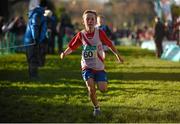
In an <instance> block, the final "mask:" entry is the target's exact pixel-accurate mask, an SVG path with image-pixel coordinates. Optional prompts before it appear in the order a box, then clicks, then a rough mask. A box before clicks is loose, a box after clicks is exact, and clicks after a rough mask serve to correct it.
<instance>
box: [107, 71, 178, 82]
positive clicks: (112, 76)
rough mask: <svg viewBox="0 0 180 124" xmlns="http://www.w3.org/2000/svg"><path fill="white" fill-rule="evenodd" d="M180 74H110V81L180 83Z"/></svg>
mask: <svg viewBox="0 0 180 124" xmlns="http://www.w3.org/2000/svg"><path fill="white" fill-rule="evenodd" d="M179 75H180V73H159V72H134V73H130V72H119V73H116V72H109V73H108V78H109V79H110V80H135V81H136V80H161V81H180V76H179Z"/></svg>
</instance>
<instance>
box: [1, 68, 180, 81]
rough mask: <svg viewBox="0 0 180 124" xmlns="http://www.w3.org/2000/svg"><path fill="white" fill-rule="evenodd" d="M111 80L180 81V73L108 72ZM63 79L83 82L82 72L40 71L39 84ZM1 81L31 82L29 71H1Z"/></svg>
mask: <svg viewBox="0 0 180 124" xmlns="http://www.w3.org/2000/svg"><path fill="white" fill-rule="evenodd" d="M107 75H108V79H109V80H161V81H180V76H179V75H180V73H172V72H170V73H167V72H166V73H162V72H132V73H131V72H107ZM62 79H68V80H74V79H75V80H81V81H82V76H81V71H80V70H71V71H70V70H61V69H43V70H41V71H40V80H39V82H42V83H43V82H59V81H62ZM0 81H11V82H14V81H22V82H31V80H29V79H28V73H27V70H1V71H0Z"/></svg>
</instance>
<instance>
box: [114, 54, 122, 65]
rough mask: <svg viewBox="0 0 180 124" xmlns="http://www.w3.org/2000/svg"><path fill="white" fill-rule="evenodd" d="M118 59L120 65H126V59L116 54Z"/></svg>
mask: <svg viewBox="0 0 180 124" xmlns="http://www.w3.org/2000/svg"><path fill="white" fill-rule="evenodd" d="M116 58H117V60H118V62H119V63H124V59H123V58H122V57H121V56H120V55H118V54H116Z"/></svg>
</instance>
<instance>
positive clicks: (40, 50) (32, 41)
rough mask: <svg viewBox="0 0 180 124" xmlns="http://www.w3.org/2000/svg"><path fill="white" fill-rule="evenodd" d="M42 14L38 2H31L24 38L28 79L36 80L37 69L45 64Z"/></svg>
mask: <svg viewBox="0 0 180 124" xmlns="http://www.w3.org/2000/svg"><path fill="white" fill-rule="evenodd" d="M43 14H44V9H43V8H42V7H40V6H39V1H38V0H31V1H30V6H29V21H28V23H27V28H26V33H25V37H24V45H25V46H26V56H27V62H28V66H29V76H30V79H37V78H38V67H40V66H43V65H44V62H45V53H46V32H47V24H46V19H45V17H44V15H43Z"/></svg>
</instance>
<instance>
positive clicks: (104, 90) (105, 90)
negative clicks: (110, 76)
mask: <svg viewBox="0 0 180 124" xmlns="http://www.w3.org/2000/svg"><path fill="white" fill-rule="evenodd" d="M99 90H100V91H101V92H102V93H104V92H107V88H106V87H104V88H101V89H99Z"/></svg>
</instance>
